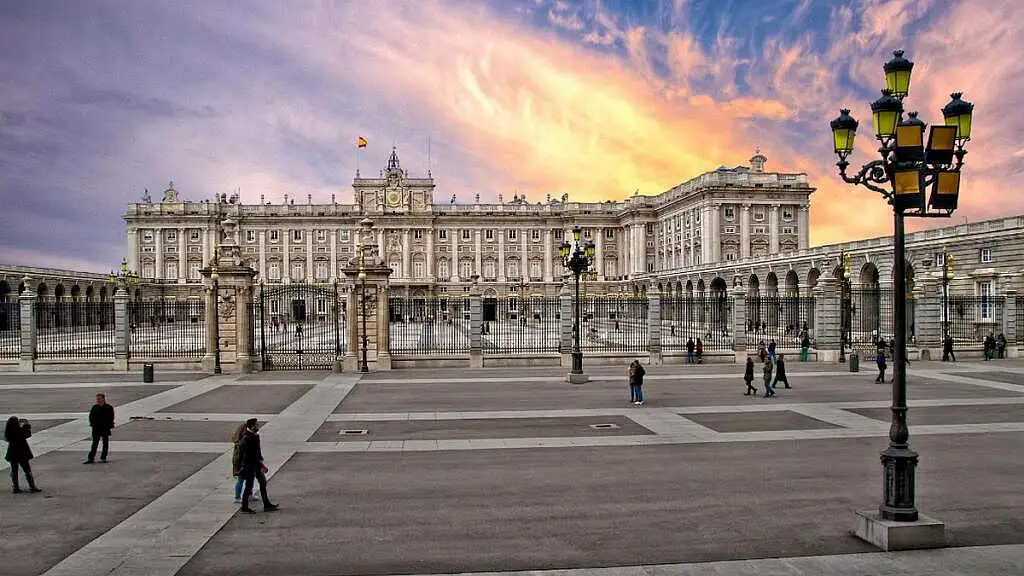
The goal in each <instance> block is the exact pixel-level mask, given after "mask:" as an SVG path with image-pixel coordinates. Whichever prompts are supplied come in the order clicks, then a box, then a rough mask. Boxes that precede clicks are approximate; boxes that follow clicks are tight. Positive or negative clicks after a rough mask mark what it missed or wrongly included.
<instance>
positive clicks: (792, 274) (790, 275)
mask: <svg viewBox="0 0 1024 576" xmlns="http://www.w3.org/2000/svg"><path fill="white" fill-rule="evenodd" d="M786 295H787V296H799V295H800V277H799V276H797V273H796V270H790V271H789V272H786Z"/></svg>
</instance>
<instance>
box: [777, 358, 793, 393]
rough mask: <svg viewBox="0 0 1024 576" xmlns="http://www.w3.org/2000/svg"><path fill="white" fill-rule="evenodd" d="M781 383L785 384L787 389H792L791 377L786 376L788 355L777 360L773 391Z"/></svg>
mask: <svg viewBox="0 0 1024 576" xmlns="http://www.w3.org/2000/svg"><path fill="white" fill-rule="evenodd" d="M779 382H784V383H785V384H786V388H792V386H790V385H789V377H788V376H786V355H785V354H779V356H778V358H776V359H775V382H774V383H773V384H772V391H774V390H775V387H776V386H778V385H779Z"/></svg>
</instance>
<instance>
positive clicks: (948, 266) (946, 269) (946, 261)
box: [942, 247, 955, 340]
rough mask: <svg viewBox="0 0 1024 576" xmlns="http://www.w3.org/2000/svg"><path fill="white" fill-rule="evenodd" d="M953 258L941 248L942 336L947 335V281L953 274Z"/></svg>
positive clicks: (950, 279) (951, 278)
mask: <svg viewBox="0 0 1024 576" xmlns="http://www.w3.org/2000/svg"><path fill="white" fill-rule="evenodd" d="M954 264H955V263H954V258H953V255H952V254H950V253H949V252H948V251H947V250H946V248H945V247H943V248H942V338H943V340H945V338H946V336H948V335H949V283H950V281H952V280H953V275H954V273H955V272H954Z"/></svg>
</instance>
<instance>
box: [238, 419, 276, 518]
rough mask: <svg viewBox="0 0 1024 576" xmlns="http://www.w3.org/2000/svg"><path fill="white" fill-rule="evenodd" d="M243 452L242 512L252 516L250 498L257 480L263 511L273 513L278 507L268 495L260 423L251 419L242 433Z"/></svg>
mask: <svg viewBox="0 0 1024 576" xmlns="http://www.w3.org/2000/svg"><path fill="white" fill-rule="evenodd" d="M239 452H241V463H240V474H239V475H240V476H241V477H242V479H243V480H244V481H245V488H243V489H242V509H241V511H242V512H245V513H246V514H252V513H253V509H252V508H250V507H249V497H250V496H252V485H253V481H254V480H255V481H256V482H257V483H258V484H259V487H260V496H261V497H262V498H263V511H264V512H273V511H274V510H277V508H278V507H277V505H276V504H272V503H271V502H270V497H269V496H268V495H267V476H266V473H267V467H266V465H264V464H263V451H262V450H260V435H259V421H258V420H256V419H255V418H249V419H248V420H246V421H245V431H244V432H243V433H242V440H241V441H240V442H239Z"/></svg>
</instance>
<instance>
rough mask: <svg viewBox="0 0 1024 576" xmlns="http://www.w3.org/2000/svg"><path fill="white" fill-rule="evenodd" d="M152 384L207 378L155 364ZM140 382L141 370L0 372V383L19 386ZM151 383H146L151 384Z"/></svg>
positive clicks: (204, 375) (207, 375)
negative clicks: (168, 369)
mask: <svg viewBox="0 0 1024 576" xmlns="http://www.w3.org/2000/svg"><path fill="white" fill-rule="evenodd" d="M154 376H155V378H154V380H155V382H153V384H175V383H178V382H195V381H197V380H203V379H204V378H209V377H210V375H209V374H206V373H203V372H163V371H161V370H160V368H159V365H158V366H157V368H156V370H155V374H154ZM92 382H95V383H97V384H142V383H143V382H142V372H141V369H140V370H139V371H133V372H51V373H34V374H20V373H10V372H4V373H0V385H7V384H17V385H20V386H33V385H37V386H38V385H53V384H80V383H92ZM151 385H152V384H147V386H151Z"/></svg>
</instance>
